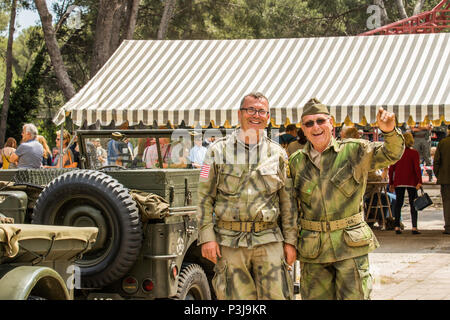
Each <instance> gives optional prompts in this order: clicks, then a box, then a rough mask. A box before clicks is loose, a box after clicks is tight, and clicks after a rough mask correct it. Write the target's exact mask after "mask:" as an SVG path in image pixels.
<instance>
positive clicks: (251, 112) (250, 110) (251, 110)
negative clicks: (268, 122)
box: [241, 108, 269, 117]
mask: <svg viewBox="0 0 450 320" xmlns="http://www.w3.org/2000/svg"><path fill="white" fill-rule="evenodd" d="M241 110H245V111H246V112H247V113H248V114H249V115H251V116H254V115H255V114H256V113H258V114H259V116H261V117H265V116H267V115H268V114H269V111H266V110H263V109H259V110H257V109H255V108H241Z"/></svg>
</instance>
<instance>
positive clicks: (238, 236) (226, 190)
mask: <svg viewBox="0 0 450 320" xmlns="http://www.w3.org/2000/svg"><path fill="white" fill-rule="evenodd" d="M238 116H239V124H240V129H237V130H235V131H234V132H233V133H232V134H231V135H229V136H227V137H225V138H222V139H219V140H216V141H215V142H214V143H213V144H212V145H211V146H210V147H209V148H208V151H207V154H206V157H205V160H204V162H203V166H202V169H201V173H200V182H199V186H198V199H199V206H198V213H197V218H198V224H199V239H198V244H199V245H201V246H202V247H201V250H202V255H203V257H205V258H207V259H208V260H210V261H212V262H213V263H215V264H216V266H215V276H214V279H213V287H214V290H215V292H216V296H217V298H218V299H233V300H235V299H239V300H241V299H250V300H253V299H282V300H283V299H292V298H293V284H292V279H291V277H290V276H289V273H288V265H291V264H292V263H293V262H294V261H295V259H296V247H295V246H296V243H297V209H296V207H294V204H295V202H294V201H293V197H292V190H291V189H290V187H289V186H288V185H287V180H286V170H287V166H288V163H287V159H288V158H287V155H286V152H285V151H284V149H283V148H282V147H281V146H280V145H279V144H277V143H275V142H273V141H272V140H270V139H269V138H268V137H267V136H265V134H264V128H265V127H266V124H267V121H268V119H269V103H268V101H267V98H266V97H264V96H263V95H262V94H261V93H251V94H249V95H246V96H245V97H244V98H243V99H242V102H241V107H240V110H239V111H238ZM213 216H214V217H213ZM279 218H280V221H281V229H280V226H279V225H278V219H279Z"/></svg>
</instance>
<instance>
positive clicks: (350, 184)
mask: <svg viewBox="0 0 450 320" xmlns="http://www.w3.org/2000/svg"><path fill="white" fill-rule="evenodd" d="M331 182H332V183H333V184H334V185H335V186H336V187H337V188H338V189H339V190H340V191H341V192H342V193H343V194H344V195H345V196H346V197H351V196H352V194H353V193H354V192H355V191H356V190H357V189H358V187H359V181H358V180H357V179H356V178H355V175H354V169H353V168H352V164H351V163H347V164H346V165H345V166H343V167H342V168H340V169H339V170H338V172H336V174H335V175H334V176H333V177H332V178H331Z"/></svg>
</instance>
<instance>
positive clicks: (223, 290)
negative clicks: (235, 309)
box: [212, 259, 230, 300]
mask: <svg viewBox="0 0 450 320" xmlns="http://www.w3.org/2000/svg"><path fill="white" fill-rule="evenodd" d="M214 272H215V274H214V277H213V279H212V286H213V288H214V291H215V293H216V296H217V299H218V300H227V299H229V298H230V297H228V279H227V263H226V261H225V259H219V260H218V261H217V264H216V265H215V266H214Z"/></svg>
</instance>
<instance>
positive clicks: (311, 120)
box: [289, 99, 404, 300]
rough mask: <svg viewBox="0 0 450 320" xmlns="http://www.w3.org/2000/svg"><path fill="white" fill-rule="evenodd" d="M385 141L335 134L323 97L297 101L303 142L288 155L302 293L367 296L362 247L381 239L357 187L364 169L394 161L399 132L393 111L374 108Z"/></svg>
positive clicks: (367, 249)
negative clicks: (300, 105) (296, 214)
mask: <svg viewBox="0 0 450 320" xmlns="http://www.w3.org/2000/svg"><path fill="white" fill-rule="evenodd" d="M377 124H378V127H379V128H380V130H381V131H383V134H384V140H385V143H383V142H369V141H367V140H364V139H345V140H343V141H337V140H335V138H334V137H333V136H332V129H333V123H332V118H331V116H330V113H329V111H328V109H327V107H326V106H325V105H323V104H322V103H320V101H318V100H317V99H311V100H310V101H308V102H307V103H306V105H305V107H304V108H303V113H302V128H303V130H304V133H305V135H306V137H307V138H308V140H309V141H308V143H307V144H306V146H305V147H304V148H303V149H302V150H298V151H297V152H295V153H294V154H292V155H291V156H290V158H289V167H290V170H291V176H292V177H293V179H294V182H293V184H294V190H295V196H296V198H297V201H298V203H299V221H300V223H299V227H300V229H301V231H300V233H299V242H298V245H297V247H298V253H299V256H300V258H299V259H300V269H301V278H300V293H301V297H302V299H304V300H307V299H370V291H371V287H372V277H371V275H370V273H369V259H368V253H369V252H370V251H372V250H374V249H375V248H377V247H378V246H379V244H378V241H377V239H376V238H375V235H374V234H373V232H372V230H371V229H370V227H369V226H368V225H367V223H366V222H365V221H364V212H363V195H364V191H365V189H366V182H367V175H368V172H369V171H373V170H376V169H381V168H385V167H387V166H389V165H390V164H393V163H395V162H396V161H398V160H399V159H400V158H401V156H402V154H403V150H404V140H403V137H402V135H401V132H400V130H399V129H397V128H395V115H394V114H393V113H390V112H387V111H385V110H383V108H380V109H379V111H378V114H377Z"/></svg>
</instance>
